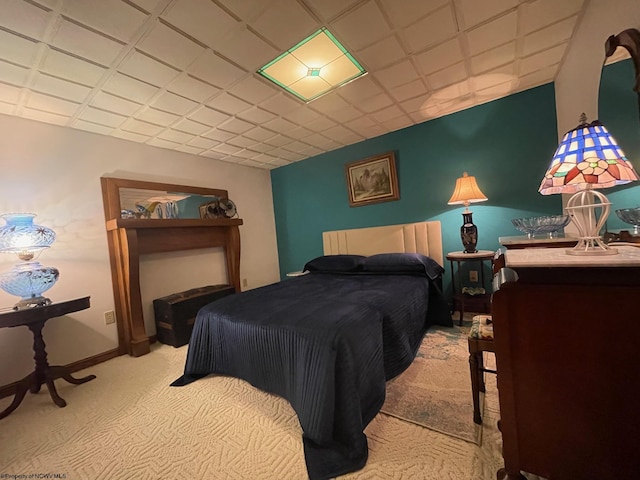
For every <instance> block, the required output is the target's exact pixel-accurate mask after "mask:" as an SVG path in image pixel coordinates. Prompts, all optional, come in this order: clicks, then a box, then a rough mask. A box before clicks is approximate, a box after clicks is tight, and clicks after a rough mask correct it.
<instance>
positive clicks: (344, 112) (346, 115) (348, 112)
mask: <svg viewBox="0 0 640 480" xmlns="http://www.w3.org/2000/svg"><path fill="white" fill-rule="evenodd" d="M327 115H329V116H330V117H331V118H333V119H334V120H337V121H338V122H340V123H344V122H348V121H349V120H353V119H354V118H358V117H359V116H360V115H362V113H361V112H360V111H359V110H356V108H355V107H352V106H351V105H349V106H347V107H345V108H341V109H339V110H333V111H331V112H329V113H327Z"/></svg>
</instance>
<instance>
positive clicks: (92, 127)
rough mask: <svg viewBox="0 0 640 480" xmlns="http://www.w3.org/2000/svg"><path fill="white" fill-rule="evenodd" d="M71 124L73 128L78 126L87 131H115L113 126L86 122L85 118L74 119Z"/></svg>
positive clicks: (108, 133) (103, 133)
mask: <svg viewBox="0 0 640 480" xmlns="http://www.w3.org/2000/svg"><path fill="white" fill-rule="evenodd" d="M71 126H72V127H73V128H78V129H80V130H85V131H87V132H92V133H99V134H100V135H111V134H112V133H113V128H111V127H107V126H105V125H98V124H97V123H91V122H86V121H84V120H74V122H73V124H72V125H71Z"/></svg>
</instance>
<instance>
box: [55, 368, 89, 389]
mask: <svg viewBox="0 0 640 480" xmlns="http://www.w3.org/2000/svg"><path fill="white" fill-rule="evenodd" d="M47 376H48V377H49V378H51V379H52V380H55V379H57V378H63V379H64V380H66V381H67V382H69V383H73V384H74V385H80V384H81V383H86V382H88V381H89V380H93V379H94V378H96V376H95V375H87V376H86V377H82V378H75V377H73V376H72V375H71V373H70V372H69V369H68V368H66V367H62V366H59V365H56V366H53V367H49V369H48V372H47Z"/></svg>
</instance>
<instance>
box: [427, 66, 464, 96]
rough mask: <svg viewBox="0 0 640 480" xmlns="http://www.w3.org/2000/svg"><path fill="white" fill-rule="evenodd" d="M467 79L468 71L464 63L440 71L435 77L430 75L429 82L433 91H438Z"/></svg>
mask: <svg viewBox="0 0 640 480" xmlns="http://www.w3.org/2000/svg"><path fill="white" fill-rule="evenodd" d="M466 77H467V70H466V68H465V66H464V63H458V64H457V65H452V66H451V67H448V68H445V69H444V70H440V71H439V72H437V73H434V74H433V75H428V76H427V81H428V82H429V85H430V86H431V88H432V89H434V90H437V89H439V88H443V87H446V86H448V85H451V84H453V83H456V82H460V81H462V80H464V79H465V78H466Z"/></svg>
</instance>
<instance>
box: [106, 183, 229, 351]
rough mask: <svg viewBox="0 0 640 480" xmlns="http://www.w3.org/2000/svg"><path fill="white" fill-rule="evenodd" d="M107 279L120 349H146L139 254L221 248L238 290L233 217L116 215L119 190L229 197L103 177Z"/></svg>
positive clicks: (219, 192)
mask: <svg viewBox="0 0 640 480" xmlns="http://www.w3.org/2000/svg"><path fill="white" fill-rule="evenodd" d="M100 181H101V184H102V197H103V202H104V213H105V220H106V230H107V238H108V243H109V257H110V260H111V278H112V283H113V293H114V300H115V309H116V318H117V322H118V341H119V351H120V353H121V354H124V353H128V354H129V355H132V356H134V357H139V356H141V355H145V354H147V353H149V336H148V335H147V333H146V331H145V326H144V318H143V309H142V298H141V294H140V255H142V254H149V253H162V252H173V251H180V250H191V249H199V248H211V247H223V248H224V251H225V258H226V269H227V276H228V278H229V283H230V284H231V285H233V286H234V287H235V289H236V291H240V232H239V229H238V227H239V226H240V225H242V220H241V219H238V218H231V219H229V218H217V219H199V218H172V219H148V218H143V219H138V218H121V210H122V208H121V202H120V198H121V197H120V189H121V188H126V189H140V190H154V191H156V190H157V191H159V192H184V193H191V194H198V195H205V196H217V197H223V198H228V193H227V191H226V190H219V189H210V188H203V187H190V186H184V185H172V184H166V183H155V182H144V181H137V180H129V179H122V178H112V177H102V178H101V179H100Z"/></svg>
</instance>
